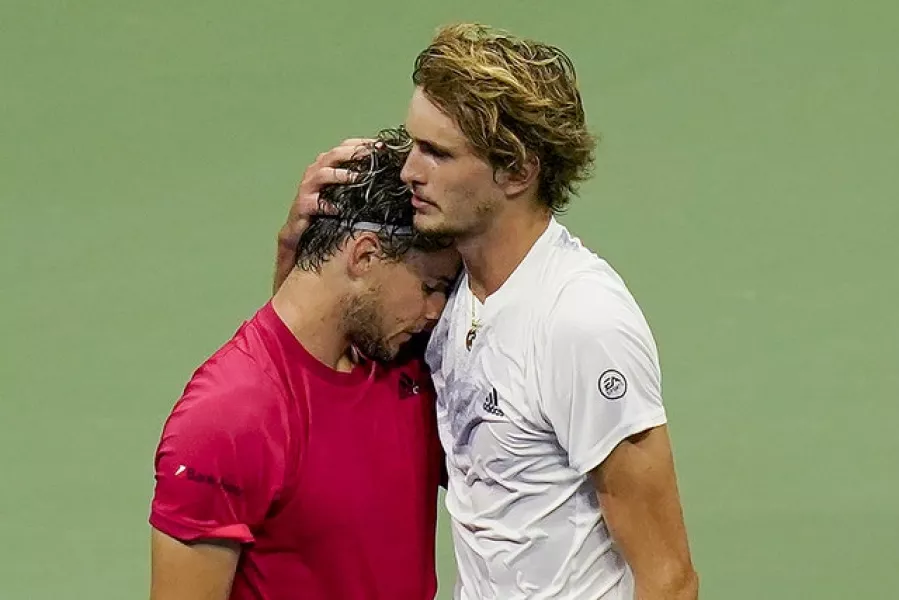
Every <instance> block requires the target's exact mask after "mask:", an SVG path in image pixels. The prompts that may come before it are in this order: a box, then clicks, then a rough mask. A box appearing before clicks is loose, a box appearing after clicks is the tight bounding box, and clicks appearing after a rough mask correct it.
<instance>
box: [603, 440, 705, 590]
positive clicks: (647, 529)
mask: <svg viewBox="0 0 899 600" xmlns="http://www.w3.org/2000/svg"><path fill="white" fill-rule="evenodd" d="M591 474H592V476H593V480H594V482H595V484H596V490H597V493H598V495H599V501H600V505H601V506H602V511H603V515H604V516H605V519H606V524H607V525H608V527H609V531H610V533H611V534H612V538H613V539H614V540H615V541H616V543H617V544H618V545H619V546H620V547H621V550H622V553H623V555H624V558H625V560H626V561H627V563H628V564H629V565H630V566H631V568H632V569H633V571H634V578H635V581H636V585H637V600H696V599H697V598H698V597H699V578H698V576H697V574H696V571H695V570H694V568H693V563H692V559H691V557H690V549H689V546H688V542H687V533H686V527H685V526H684V518H683V512H682V509H681V503H680V496H679V493H678V489H677V478H676V475H675V470H674V459H673V457H672V452H671V445H670V441H669V438H668V429H667V427H666V426H664V425H663V426H660V427H656V428H653V429H650V430H648V431H646V432H643V433H641V434H638V435H635V436H632V437H631V438H629V439H626V440H625V441H623V442H622V443H621V444H619V445H618V446H617V447H616V448H615V450H613V451H612V453H611V454H609V456H608V457H607V458H606V460H605V461H604V462H603V463H602V464H601V465H600V466H599V467H597V468H596V469H594V470H593V471H592V472H591Z"/></svg>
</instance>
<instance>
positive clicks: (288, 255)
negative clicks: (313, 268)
mask: <svg viewBox="0 0 899 600" xmlns="http://www.w3.org/2000/svg"><path fill="white" fill-rule="evenodd" d="M295 256H296V249H295V248H293V247H292V246H290V245H289V244H287V243H285V242H284V241H283V240H282V237H281V236H280V235H279V236H278V242H277V250H276V251H275V275H274V281H273V284H272V294H275V293H277V291H278V289H279V288H280V287H281V285H282V284H283V283H284V280H285V279H287V276H288V275H290V271H291V269H293V266H294V257H295Z"/></svg>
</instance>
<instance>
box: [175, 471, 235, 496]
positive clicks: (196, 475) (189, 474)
mask: <svg viewBox="0 0 899 600" xmlns="http://www.w3.org/2000/svg"><path fill="white" fill-rule="evenodd" d="M175 477H183V478H185V479H187V480H188V481H193V482H194V483H205V484H206V485H212V486H217V487H220V488H222V489H223V490H225V492H227V493H229V494H231V495H232V496H240V495H241V494H243V490H241V489H240V487H238V486H237V485H235V484H233V483H229V482H228V481H226V480H225V478H224V477H215V476H214V475H207V474H206V473H200V472H199V471H197V470H196V469H194V468H193V467H188V466H185V465H181V466H180V467H178V470H177V471H175Z"/></svg>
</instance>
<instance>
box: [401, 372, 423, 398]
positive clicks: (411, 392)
mask: <svg viewBox="0 0 899 600" xmlns="http://www.w3.org/2000/svg"><path fill="white" fill-rule="evenodd" d="M399 391H400V398H409V397H410V396H417V395H418V393H419V392H420V391H421V388H420V387H419V385H418V383H416V382H415V380H414V379H412V377H410V376H409V375H408V374H406V373H403V374H401V375H400V390H399Z"/></svg>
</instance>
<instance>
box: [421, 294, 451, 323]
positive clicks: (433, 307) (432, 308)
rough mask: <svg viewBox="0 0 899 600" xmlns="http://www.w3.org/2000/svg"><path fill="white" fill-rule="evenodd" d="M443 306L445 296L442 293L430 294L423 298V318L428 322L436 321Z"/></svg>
mask: <svg viewBox="0 0 899 600" xmlns="http://www.w3.org/2000/svg"><path fill="white" fill-rule="evenodd" d="M445 306H446V296H445V295H444V294H430V295H429V296H428V297H427V299H426V300H425V314H424V316H425V318H426V319H427V320H428V321H429V322H430V323H434V322H436V321H437V319H439V318H440V313H442V312H443V307H445Z"/></svg>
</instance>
